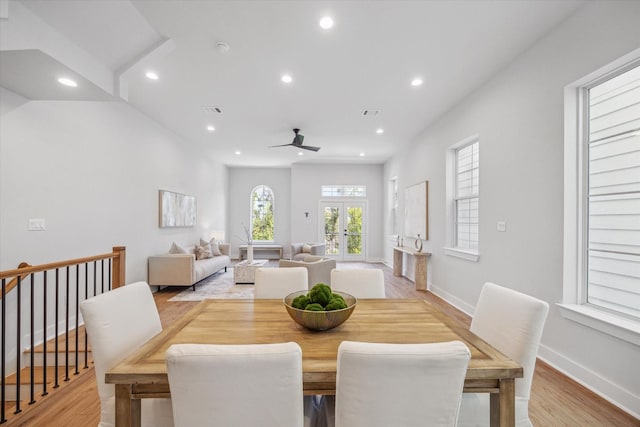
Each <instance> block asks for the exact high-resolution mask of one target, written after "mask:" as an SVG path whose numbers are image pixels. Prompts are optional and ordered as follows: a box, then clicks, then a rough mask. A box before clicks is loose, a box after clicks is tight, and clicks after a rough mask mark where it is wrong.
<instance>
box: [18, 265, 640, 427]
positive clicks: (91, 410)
mask: <svg viewBox="0 0 640 427" xmlns="http://www.w3.org/2000/svg"><path fill="white" fill-rule="evenodd" d="M272 263H273V261H272V262H270V264H272ZM272 265H276V264H275V263H274V264H272ZM365 267H366V268H380V267H381V264H373V265H372V264H362V263H344V264H341V265H340V268H365ZM382 269H383V271H384V274H385V283H386V293H387V297H388V298H420V299H425V300H427V301H429V302H431V303H433V304H436V305H438V306H440V307H442V308H443V309H444V310H445V311H447V313H449V314H450V315H452V316H454V317H455V318H456V319H457V320H458V321H460V322H461V323H462V324H464V325H467V326H468V325H469V323H470V320H471V319H470V318H469V317H468V316H467V315H465V314H464V313H462V312H460V311H459V310H457V309H456V308H455V307H453V306H451V305H449V304H447V303H446V302H444V301H443V300H442V299H440V298H438V297H437V296H435V295H433V294H432V293H430V292H424V291H416V290H415V288H414V286H413V283H412V282H411V281H409V280H407V279H405V278H401V277H394V276H393V272H392V271H391V269H390V268H388V267H384V266H382ZM183 290H184V288H165V289H163V290H161V291H160V292H157V293H155V294H154V296H155V300H156V304H157V306H158V311H159V312H160V318H161V321H162V324H163V326H167V325H169V324H171V323H173V322H174V321H176V320H177V319H179V318H180V317H181V316H182V315H183V314H184V313H185V312H186V311H188V310H189V309H190V308H191V307H193V306H194V305H195V304H197V302H188V301H182V302H169V301H168V300H169V299H170V298H171V297H173V296H174V295H176V294H177V293H179V292H181V291H183ZM86 371H87V372H83V374H82V375H81V376H80V378H77V379H76V380H74V381H72V382H71V384H68V385H66V386H65V387H64V388H62V390H59V391H57V392H56V393H52V394H50V395H49V396H47V397H45V398H42V399H41V400H40V401H39V402H38V403H36V404H35V405H34V407H33V408H29V409H28V412H26V411H25V413H24V414H21V415H19V416H15V417H11V418H10V419H9V421H8V422H7V423H6V424H5V425H7V426H48V427H89V426H96V425H97V424H98V422H99V419H100V400H99V398H98V391H97V387H96V381H95V376H94V375H95V374H94V372H93V368H89V369H88V370H86ZM532 387H533V388H532V393H531V400H530V402H529V414H530V417H531V421H532V422H533V424H534V425H535V426H545V427H546V426H553V427H563V426H567V427H575V426H602V427H609V426H611V427H614V426H615V427H627V426H628V427H632V426H634V427H640V420H637V419H635V418H633V417H632V416H630V415H629V414H627V413H625V412H623V411H621V410H620V409H618V408H617V407H615V406H614V405H612V404H610V403H609V402H607V401H605V400H604V399H602V398H601V397H599V396H598V395H596V394H595V393H593V392H591V391H589V390H587V389H586V388H584V387H583V386H581V385H580V384H578V383H576V382H575V381H572V380H571V379H570V378H568V377H566V376H564V375H562V374H560V373H559V372H557V371H556V370H554V369H553V368H552V367H550V366H549V365H547V364H546V363H543V362H541V361H538V363H537V364H536V371H535V375H534V377H533V386H532Z"/></svg>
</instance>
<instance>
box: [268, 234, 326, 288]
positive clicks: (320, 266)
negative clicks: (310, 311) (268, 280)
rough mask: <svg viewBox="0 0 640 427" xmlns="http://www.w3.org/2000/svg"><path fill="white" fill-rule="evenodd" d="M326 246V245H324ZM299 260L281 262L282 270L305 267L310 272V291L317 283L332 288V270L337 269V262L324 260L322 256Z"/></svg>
mask: <svg viewBox="0 0 640 427" xmlns="http://www.w3.org/2000/svg"><path fill="white" fill-rule="evenodd" d="M323 246H324V245H323ZM305 255H306V256H305V257H303V259H298V260H288V259H281V260H280V265H279V267H280V268H283V267H304V268H306V269H307V271H308V273H309V274H308V276H307V278H308V281H309V289H311V288H312V287H313V286H314V285H315V284H316V283H326V284H327V285H329V286H331V270H333V269H334V268H336V260H335V259H333V258H322V257H320V256H314V255H307V254H305Z"/></svg>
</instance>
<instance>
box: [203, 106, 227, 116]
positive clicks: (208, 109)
mask: <svg viewBox="0 0 640 427" xmlns="http://www.w3.org/2000/svg"><path fill="white" fill-rule="evenodd" d="M201 108H202V111H204V112H205V113H209V114H214V113H215V114H222V109H221V108H220V107H216V106H214V105H203V106H202V107H201Z"/></svg>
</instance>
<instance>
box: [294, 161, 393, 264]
mask: <svg viewBox="0 0 640 427" xmlns="http://www.w3.org/2000/svg"><path fill="white" fill-rule="evenodd" d="M382 175H383V166H382V165H347V164H332V165H328V164H294V165H293V166H292V168H291V192H292V194H293V196H292V199H291V241H292V242H315V241H318V240H319V239H320V241H322V239H321V238H322V236H318V230H319V227H320V226H319V224H318V220H319V219H318V212H319V206H320V200H321V199H322V197H321V187H322V185H366V187H367V197H366V200H367V203H368V227H367V229H368V230H367V231H368V232H367V237H368V239H367V243H366V246H367V249H366V250H367V252H366V259H367V261H370V262H376V261H381V260H382V259H383V255H384V253H383V244H382V218H383V213H382V210H383V193H382V189H383V185H382V184H383V182H382ZM305 212H309V217H310V220H307V219H306V218H305V216H304V213H305Z"/></svg>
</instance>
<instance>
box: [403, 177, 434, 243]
mask: <svg viewBox="0 0 640 427" xmlns="http://www.w3.org/2000/svg"><path fill="white" fill-rule="evenodd" d="M418 234H419V235H420V238H421V239H424V240H428V239H429V182H428V181H424V182H420V183H418V184H415V185H412V186H410V187H407V188H406V190H405V193H404V235H405V236H407V237H418Z"/></svg>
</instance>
